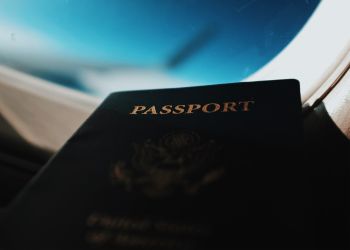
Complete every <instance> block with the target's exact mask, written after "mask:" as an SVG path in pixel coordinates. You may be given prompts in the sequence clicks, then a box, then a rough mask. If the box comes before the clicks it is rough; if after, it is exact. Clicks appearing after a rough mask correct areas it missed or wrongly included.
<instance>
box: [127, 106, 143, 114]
mask: <svg viewBox="0 0 350 250" xmlns="http://www.w3.org/2000/svg"><path fill="white" fill-rule="evenodd" d="M145 109H146V106H134V110H133V111H132V112H131V113H129V114H130V115H136V114H137V112H141V111H143V110H145Z"/></svg>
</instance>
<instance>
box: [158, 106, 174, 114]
mask: <svg viewBox="0 0 350 250" xmlns="http://www.w3.org/2000/svg"><path fill="white" fill-rule="evenodd" d="M172 107H173V106H172V105H165V106H163V107H162V110H161V111H159V114H161V115H167V114H170V113H171V108H172Z"/></svg>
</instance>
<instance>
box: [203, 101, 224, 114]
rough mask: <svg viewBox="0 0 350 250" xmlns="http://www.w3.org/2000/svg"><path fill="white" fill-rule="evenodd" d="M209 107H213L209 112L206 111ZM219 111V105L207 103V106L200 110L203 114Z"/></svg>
mask: <svg viewBox="0 0 350 250" xmlns="http://www.w3.org/2000/svg"><path fill="white" fill-rule="evenodd" d="M210 105H214V109H213V110H211V111H209V110H208V107H209V106H210ZM219 109H220V104H217V103H208V104H205V105H204V106H203V108H202V110H203V112H205V113H213V112H216V111H218V110H219Z"/></svg>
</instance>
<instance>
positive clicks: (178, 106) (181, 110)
mask: <svg viewBox="0 0 350 250" xmlns="http://www.w3.org/2000/svg"><path fill="white" fill-rule="evenodd" d="M185 106H186V105H183V104H180V105H176V106H175V110H176V111H178V112H175V111H173V114H174V115H178V114H182V113H183V112H185Z"/></svg>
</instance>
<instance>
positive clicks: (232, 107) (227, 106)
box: [221, 102, 237, 112]
mask: <svg viewBox="0 0 350 250" xmlns="http://www.w3.org/2000/svg"><path fill="white" fill-rule="evenodd" d="M236 106H237V103H235V102H224V108H223V109H222V111H221V112H228V111H232V112H236V111H237V109H236Z"/></svg>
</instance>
